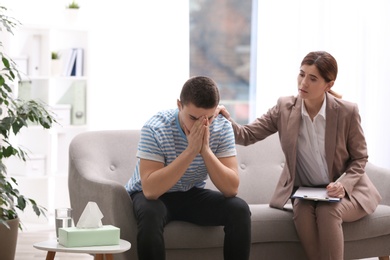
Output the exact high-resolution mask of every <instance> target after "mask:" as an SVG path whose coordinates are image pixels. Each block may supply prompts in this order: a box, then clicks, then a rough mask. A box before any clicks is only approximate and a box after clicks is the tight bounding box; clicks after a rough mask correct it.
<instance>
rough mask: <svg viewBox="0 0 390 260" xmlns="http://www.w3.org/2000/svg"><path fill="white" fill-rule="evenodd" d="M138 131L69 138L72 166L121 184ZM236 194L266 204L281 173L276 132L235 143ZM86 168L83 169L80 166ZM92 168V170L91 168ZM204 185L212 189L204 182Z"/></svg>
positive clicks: (131, 164) (132, 156) (130, 166)
mask: <svg viewBox="0 0 390 260" xmlns="http://www.w3.org/2000/svg"><path fill="white" fill-rule="evenodd" d="M139 138H140V130H105V131H88V132H85V133H82V134H79V135H78V136H76V137H75V138H74V139H73V140H72V144H71V146H70V149H71V150H72V153H71V154H72V158H71V159H72V165H75V166H76V167H77V168H78V170H79V171H80V174H93V175H94V176H84V177H86V178H92V179H96V178H101V179H110V180H112V181H116V182H118V183H121V184H122V185H125V184H126V183H127V181H128V180H129V178H130V177H131V176H132V174H133V171H134V168H135V165H136V162H137V158H136V151H137V146H138V141H139ZM237 160H238V168H239V174H240V187H239V196H240V197H241V198H243V199H244V200H245V201H246V202H247V203H249V204H259V203H261V204H267V203H269V200H270V198H271V196H272V193H273V190H274V188H275V185H276V182H277V181H278V179H279V175H280V173H281V170H282V167H283V162H284V156H283V153H282V150H281V148H280V144H279V139H278V135H277V134H274V135H272V136H270V137H268V138H266V139H265V140H263V141H261V142H257V143H255V144H253V145H249V146H241V145H237ZM83 168H85V169H89V170H85V171H83V170H82V169H83ZM91 169H92V170H91ZM206 187H207V188H212V189H216V188H215V186H214V185H213V184H212V183H211V182H210V179H208V181H207V185H206Z"/></svg>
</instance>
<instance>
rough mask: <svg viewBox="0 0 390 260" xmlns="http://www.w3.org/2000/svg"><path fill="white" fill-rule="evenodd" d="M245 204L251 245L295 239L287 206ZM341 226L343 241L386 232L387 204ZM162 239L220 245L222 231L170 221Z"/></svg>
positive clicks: (180, 244)
mask: <svg viewBox="0 0 390 260" xmlns="http://www.w3.org/2000/svg"><path fill="white" fill-rule="evenodd" d="M249 207H250V209H251V212H252V216H251V218H252V227H251V228H252V244H255V243H264V242H299V238H298V235H297V232H296V230H295V226H294V222H293V219H292V218H293V214H292V209H291V208H287V209H286V210H280V209H275V208H271V207H269V205H268V204H255V205H254V204H251V205H249ZM365 227H370V228H365ZM343 229H344V238H345V241H355V240H363V239H368V238H374V237H379V236H384V235H389V234H390V206H385V205H379V206H378V208H377V209H376V211H375V212H374V213H372V214H371V215H368V216H366V217H364V218H362V219H360V220H358V221H355V222H350V223H343ZM362 230H364V231H363V232H362ZM164 238H165V247H166V248H167V249H186V248H188V249H190V248H192V249H193V248H215V247H223V240H224V231H223V227H221V226H217V227H200V226H197V225H194V224H191V223H188V222H183V221H173V222H171V223H169V224H168V225H167V226H166V227H165V231H164ZM199 238H201V239H199Z"/></svg>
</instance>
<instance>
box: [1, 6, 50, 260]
mask: <svg viewBox="0 0 390 260" xmlns="http://www.w3.org/2000/svg"><path fill="white" fill-rule="evenodd" d="M6 11H7V9H6V8H5V7H3V6H0V31H1V32H2V33H11V34H13V29H14V28H15V27H17V26H19V25H20V22H19V21H17V20H16V19H15V18H12V17H9V16H8V15H7V14H6ZM0 58H1V63H0V252H1V256H2V259H13V258H14V254H15V249H16V238H17V234H18V230H19V229H22V226H21V224H20V221H19V218H18V212H20V211H22V212H23V211H24V210H25V209H26V207H32V209H33V211H34V212H35V214H36V215H37V216H41V215H44V216H45V211H46V209H45V208H43V207H41V206H39V205H38V204H37V203H36V202H35V200H33V199H31V198H28V197H26V196H24V195H23V194H21V193H20V192H19V190H18V183H17V181H16V179H15V178H14V177H11V176H9V175H8V174H7V167H6V164H5V160H6V159H7V158H18V159H20V160H22V161H26V158H27V156H28V153H27V152H26V151H24V150H23V149H22V148H20V147H17V146H15V145H14V144H13V143H12V140H11V139H12V137H13V136H14V135H15V136H16V135H18V134H19V133H20V131H21V129H23V128H24V127H28V125H29V124H38V125H41V126H42V127H44V128H45V129H49V128H51V127H52V124H53V123H55V122H56V120H55V118H54V117H53V115H52V113H51V112H49V111H48V110H47V108H46V106H45V105H44V104H42V103H40V102H37V101H35V100H27V101H25V100H20V99H18V98H17V97H15V94H14V92H13V87H14V86H15V85H16V84H17V83H18V81H21V76H20V73H19V70H18V68H17V66H16V63H15V62H14V61H13V60H12V59H11V58H10V57H9V56H8V55H7V54H6V53H5V51H4V46H3V43H2V42H1V40H0ZM15 227H16V228H15ZM4 232H5V234H4ZM11 238H14V241H11V240H12V239H11ZM2 240H3V241H2ZM9 242H10V243H9ZM7 243H8V244H7Z"/></svg>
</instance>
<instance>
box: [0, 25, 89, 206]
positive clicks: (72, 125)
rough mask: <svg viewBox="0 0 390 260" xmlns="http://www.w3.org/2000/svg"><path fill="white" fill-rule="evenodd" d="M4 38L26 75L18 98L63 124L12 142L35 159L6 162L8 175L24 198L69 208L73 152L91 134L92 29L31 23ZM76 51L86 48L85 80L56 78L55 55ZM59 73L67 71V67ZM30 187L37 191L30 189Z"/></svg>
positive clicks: (17, 90)
mask: <svg viewBox="0 0 390 260" xmlns="http://www.w3.org/2000/svg"><path fill="white" fill-rule="evenodd" d="M2 35H6V37H7V38H6V39H5V40H4V42H3V44H4V47H5V50H6V53H8V54H9V56H10V57H11V58H12V59H16V62H17V64H18V65H19V68H20V69H21V70H22V71H24V72H25V74H22V82H19V83H17V84H15V85H14V86H13V87H14V89H15V94H16V95H18V97H19V98H22V99H25V100H30V99H34V100H38V101H41V102H43V103H44V104H46V105H48V106H49V110H51V111H52V112H53V113H54V114H55V116H56V118H57V121H59V123H60V124H54V126H53V127H52V128H51V129H44V128H43V127H42V126H38V125H30V126H29V127H28V128H25V129H23V130H22V132H21V133H20V134H19V135H18V136H17V137H14V139H13V140H12V142H15V144H16V145H18V146H20V147H22V148H24V150H25V151H26V152H28V154H30V155H31V156H32V157H34V156H35V157H34V158H32V160H28V161H27V163H25V162H23V161H20V160H13V161H9V162H7V167H8V172H9V173H10V175H13V176H15V177H16V179H17V180H20V182H21V184H22V185H21V187H20V191H21V193H22V194H24V191H25V192H26V193H27V194H26V195H28V197H31V198H33V199H36V200H37V203H38V204H43V205H44V206H45V207H47V208H48V210H49V211H52V210H53V209H54V208H56V207H58V206H70V205H69V195H68V188H67V174H68V148H69V144H70V142H71V140H72V139H73V138H74V137H75V136H76V135H77V134H79V133H81V132H84V131H86V130H87V129H88V115H87V112H88V111H87V94H88V62H87V61H88V44H89V43H88V38H89V37H88V30H87V29H85V28H79V27H73V26H66V25H53V26H47V25H33V24H28V25H23V26H21V27H20V28H17V29H16V30H15V31H14V35H11V34H2ZM73 48H80V49H83V62H82V63H83V64H82V66H83V67H82V71H83V75H82V76H77V77H76V76H61V75H57V74H56V75H54V74H53V71H52V60H51V52H52V51H56V52H61V51H63V50H66V49H73ZM60 58H62V57H60ZM62 62H64V60H62ZM62 66H64V64H62ZM59 69H60V71H62V70H61V69H63V68H59ZM42 163H43V165H44V166H41V165H42ZM29 183H31V184H33V183H34V185H36V187H34V186H31V187H30V186H29ZM57 193H58V194H57ZM39 200H40V201H39Z"/></svg>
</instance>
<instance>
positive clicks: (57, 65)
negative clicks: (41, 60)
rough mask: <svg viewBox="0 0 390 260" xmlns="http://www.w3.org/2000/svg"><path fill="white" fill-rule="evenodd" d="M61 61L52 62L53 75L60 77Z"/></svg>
mask: <svg viewBox="0 0 390 260" xmlns="http://www.w3.org/2000/svg"><path fill="white" fill-rule="evenodd" d="M61 65H62V64H61V60H51V75H52V76H60V74H61Z"/></svg>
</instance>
